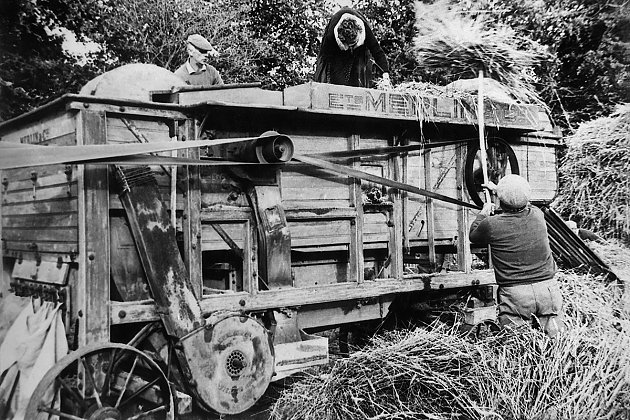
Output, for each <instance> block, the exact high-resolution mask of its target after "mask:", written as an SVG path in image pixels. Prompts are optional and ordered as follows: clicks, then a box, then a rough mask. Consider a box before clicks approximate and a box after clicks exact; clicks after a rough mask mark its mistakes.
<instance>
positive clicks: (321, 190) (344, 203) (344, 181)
mask: <svg viewBox="0 0 630 420" xmlns="http://www.w3.org/2000/svg"><path fill="white" fill-rule="evenodd" d="M291 139H292V140H293V143H294V145H295V150H297V151H299V153H300V154H309V153H320V152H328V151H338V150H348V140H347V138H346V137H321V136H304V135H292V136H291ZM281 185H282V200H283V202H284V204H285V207H286V208H287V209H299V208H335V207H350V191H349V188H348V185H350V180H349V179H348V177H344V176H338V175H335V174H333V173H330V172H326V171H322V170H319V169H316V168H312V167H309V166H306V165H299V166H291V167H285V168H284V169H283V171H282V176H281Z"/></svg>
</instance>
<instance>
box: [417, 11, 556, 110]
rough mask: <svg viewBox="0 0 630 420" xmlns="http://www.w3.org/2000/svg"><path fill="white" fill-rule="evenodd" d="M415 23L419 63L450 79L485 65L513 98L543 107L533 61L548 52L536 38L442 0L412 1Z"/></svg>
mask: <svg viewBox="0 0 630 420" xmlns="http://www.w3.org/2000/svg"><path fill="white" fill-rule="evenodd" d="M416 29H417V35H416V37H415V39H414V47H413V52H414V54H415V57H416V59H417V61H418V65H419V67H421V68H423V69H425V70H426V71H428V72H429V73H431V72H437V73H439V74H440V75H441V76H442V77H446V78H447V79H448V80H449V81H453V80H457V79H461V78H474V77H477V74H478V72H479V70H483V71H484V74H485V77H490V78H492V79H495V80H497V81H498V82H500V83H501V84H503V85H505V86H506V87H507V89H508V91H509V93H510V94H511V95H512V96H513V97H514V98H515V99H517V100H519V101H522V102H524V103H533V104H537V105H540V106H542V107H543V108H544V109H546V106H545V104H544V103H543V102H542V100H541V99H540V97H539V96H538V94H537V92H536V89H535V83H536V82H537V79H536V77H535V74H534V72H533V67H534V66H535V65H537V64H538V63H540V62H541V60H543V59H545V58H547V54H546V53H545V51H544V49H543V48H542V47H540V46H539V45H537V44H535V43H534V41H532V40H529V39H526V38H523V37H520V36H518V35H517V34H516V33H515V32H514V31H513V30H512V29H511V28H509V27H508V26H507V25H490V23H489V22H488V21H487V20H486V19H485V18H484V17H483V15H479V16H476V17H471V15H465V14H464V13H463V12H461V11H457V10H455V9H454V7H453V6H451V5H449V3H448V1H445V0H442V1H438V2H436V3H434V4H431V5H428V4H424V3H421V2H416ZM523 46H527V47H528V48H526V49H524V48H521V47H523Z"/></svg>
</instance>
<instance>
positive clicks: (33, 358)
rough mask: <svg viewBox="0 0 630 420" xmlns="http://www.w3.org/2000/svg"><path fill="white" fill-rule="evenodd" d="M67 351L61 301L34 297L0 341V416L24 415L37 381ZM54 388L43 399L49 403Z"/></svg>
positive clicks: (17, 419)
mask: <svg viewBox="0 0 630 420" xmlns="http://www.w3.org/2000/svg"><path fill="white" fill-rule="evenodd" d="M67 353H68V342H67V340H66V331H65V328H64V325H63V320H62V316H61V310H60V304H57V305H55V304H54V303H52V302H41V301H40V300H38V299H34V300H32V301H31V304H29V305H26V307H25V308H24V309H23V310H22V312H21V313H20V314H19V315H18V317H17V318H16V319H15V321H14V322H13V324H12V325H11V328H9V330H8V331H7V333H6V336H5V337H4V341H3V342H2V344H1V345H0V355H1V356H0V418H6V419H14V420H22V419H24V414H25V413H24V411H25V410H26V406H27V405H28V402H29V399H30V397H31V395H33V391H34V390H35V388H36V387H37V384H39V382H40V381H41V379H42V378H43V377H44V375H45V374H46V372H48V371H49V370H50V368H52V367H53V366H54V365H55V364H56V363H57V362H58V361H59V360H60V359H61V358H62V357H64V356H65V355H66V354H67ZM53 392H54V390H53V389H52V388H51V389H50V390H49V391H48V394H47V395H45V397H44V398H43V399H42V401H43V402H45V403H48V404H50V402H51V401H52V397H53ZM58 403H59V402H58V400H57V404H56V406H58Z"/></svg>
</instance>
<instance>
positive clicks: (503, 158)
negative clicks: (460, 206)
mask: <svg viewBox="0 0 630 420" xmlns="http://www.w3.org/2000/svg"><path fill="white" fill-rule="evenodd" d="M487 145H488V148H487V159H486V160H487V167H488V179H489V180H490V181H492V182H494V183H495V184H497V183H498V182H499V180H500V179H501V178H503V177H504V176H505V175H508V174H515V175H518V174H519V167H518V160H517V159H516V154H515V153H514V150H512V148H511V147H510V145H509V144H508V143H507V142H506V141H505V140H503V139H500V138H498V137H490V138H488V140H487ZM465 178H466V188H467V189H468V194H469V195H470V198H471V199H472V201H473V202H474V203H475V204H477V205H478V206H480V207H481V206H483V204H484V199H483V188H482V186H481V184H483V171H482V170H481V153H480V152H479V145H478V144H475V145H469V146H468V155H467V156H466V168H465Z"/></svg>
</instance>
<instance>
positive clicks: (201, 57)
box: [175, 34, 223, 86]
mask: <svg viewBox="0 0 630 420" xmlns="http://www.w3.org/2000/svg"><path fill="white" fill-rule="evenodd" d="M186 51H188V60H186V62H185V63H184V64H182V65H181V66H180V67H179V68H178V69H177V70H176V71H175V74H176V75H177V76H179V77H180V78H181V79H182V80H184V81H185V82H186V83H188V84H189V85H200V86H212V85H222V84H223V79H221V75H220V74H219V71H218V70H217V69H216V68H214V67H213V66H211V65H210V64H209V63H208V58H209V57H217V56H218V55H219V53H218V51H217V50H216V49H214V47H213V46H212V44H210V42H208V40H207V39H206V38H204V37H203V36H201V35H199V34H194V35H190V36H189V37H188V38H187V39H186Z"/></svg>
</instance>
